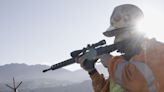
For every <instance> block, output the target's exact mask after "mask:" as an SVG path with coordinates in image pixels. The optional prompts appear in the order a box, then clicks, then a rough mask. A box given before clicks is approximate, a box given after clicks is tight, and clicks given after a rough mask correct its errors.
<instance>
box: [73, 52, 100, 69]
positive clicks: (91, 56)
mask: <svg viewBox="0 0 164 92" xmlns="http://www.w3.org/2000/svg"><path fill="white" fill-rule="evenodd" d="M97 60H98V59H97V58H96V51H95V50H94V49H91V50H90V51H89V52H87V53H86V54H84V55H82V56H81V57H77V58H75V61H76V63H79V64H80V66H81V67H82V68H83V69H84V70H86V71H88V72H91V71H92V70H94V69H95V63H96V61H97Z"/></svg>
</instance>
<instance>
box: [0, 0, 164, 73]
mask: <svg viewBox="0 0 164 92" xmlns="http://www.w3.org/2000/svg"><path fill="white" fill-rule="evenodd" d="M124 3H131V4H135V5H137V6H139V7H140V8H141V9H143V11H144V13H145V17H147V16H148V17H149V15H155V16H163V15H164V12H163V10H164V6H163V4H164V1H163V0H0V65H4V64H8V63H26V64H49V65H51V64H55V63H58V62H61V61H63V60H66V59H68V58H70V55H69V53H70V52H71V51H74V50H76V49H80V48H82V47H84V46H86V45H87V44H88V43H95V42H97V41H99V40H102V39H106V40H108V44H109V43H112V38H106V37H104V36H103V35H102V32H104V31H105V30H106V29H107V27H108V26H109V19H110V14H111V13H112V10H113V8H114V7H115V6H117V5H120V4H124ZM149 18H152V17H149ZM159 19H161V18H160V17H159ZM162 19H163V18H162ZM159 32H161V31H159ZM159 40H161V41H164V39H163V38H159ZM67 68H68V69H71V70H74V69H77V68H79V66H78V65H72V66H69V67H67Z"/></svg>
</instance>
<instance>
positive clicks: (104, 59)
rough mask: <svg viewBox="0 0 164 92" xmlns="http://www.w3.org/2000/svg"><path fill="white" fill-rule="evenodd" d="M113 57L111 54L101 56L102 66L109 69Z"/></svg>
mask: <svg viewBox="0 0 164 92" xmlns="http://www.w3.org/2000/svg"><path fill="white" fill-rule="evenodd" d="M112 57H113V56H112V55H110V54H103V55H101V56H99V58H100V62H101V63H102V65H103V66H104V67H106V68H108V65H109V62H110V60H111V59H112Z"/></svg>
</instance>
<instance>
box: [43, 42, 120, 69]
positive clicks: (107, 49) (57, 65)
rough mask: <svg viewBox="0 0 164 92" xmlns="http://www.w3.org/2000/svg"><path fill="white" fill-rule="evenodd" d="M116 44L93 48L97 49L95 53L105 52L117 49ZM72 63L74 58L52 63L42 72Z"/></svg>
mask: <svg viewBox="0 0 164 92" xmlns="http://www.w3.org/2000/svg"><path fill="white" fill-rule="evenodd" d="M117 45H118V44H112V45H107V46H104V47H99V48H95V50H96V51H97V55H102V54H107V53H110V52H113V51H115V50H116V49H117ZM73 63H75V59H74V58H71V59H68V60H66V61H63V62H60V63H57V64H54V65H52V66H51V67H50V68H49V69H46V70H43V72H47V71H49V70H56V69H59V68H62V67H64V66H67V65H70V64H73Z"/></svg>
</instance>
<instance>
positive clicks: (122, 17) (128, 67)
mask: <svg viewBox="0 0 164 92" xmlns="http://www.w3.org/2000/svg"><path fill="white" fill-rule="evenodd" d="M142 18H143V12H142V11H141V10H140V9H139V8H138V7H137V6H135V5H131V4H123V5H119V6H117V7H116V8H115V9H114V11H113V13H112V15H111V19H110V21H111V22H110V24H111V26H110V27H109V28H108V29H107V31H106V32H104V33H103V34H104V35H105V36H107V37H112V36H114V37H115V40H114V43H117V42H123V44H121V45H120V46H118V47H117V52H120V53H121V55H120V56H111V55H110V54H107V55H102V56H96V58H92V59H88V57H89V56H91V55H90V54H86V55H83V56H82V57H80V58H78V59H77V63H80V65H81V66H82V67H83V68H84V69H85V70H86V71H88V73H89V75H90V77H91V79H92V84H93V89H94V91H95V92H163V91H164V72H163V70H164V44H162V43H160V42H157V41H156V40H155V39H147V38H146V37H144V35H143V34H142V33H140V32H138V29H137V23H138V20H140V19H142ZM147 31H149V30H147ZM90 53H95V51H91V52H90ZM98 58H100V59H101V60H102V63H103V64H104V66H105V67H107V68H108V71H109V75H110V77H109V78H108V79H105V78H104V76H103V75H101V74H99V73H98V72H97V70H96V69H95V67H94V64H95V62H96V61H97V59H98Z"/></svg>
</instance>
